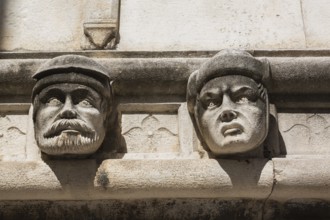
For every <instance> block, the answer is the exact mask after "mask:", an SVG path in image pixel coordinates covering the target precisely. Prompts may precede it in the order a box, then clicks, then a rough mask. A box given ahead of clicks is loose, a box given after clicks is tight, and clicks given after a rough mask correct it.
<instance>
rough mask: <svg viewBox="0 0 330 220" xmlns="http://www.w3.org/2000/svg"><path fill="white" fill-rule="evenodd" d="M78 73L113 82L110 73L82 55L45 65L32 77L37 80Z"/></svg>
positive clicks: (60, 57)
mask: <svg viewBox="0 0 330 220" xmlns="http://www.w3.org/2000/svg"><path fill="white" fill-rule="evenodd" d="M69 72H78V73H81V74H85V75H88V76H91V77H93V78H100V79H102V78H103V79H109V80H111V77H110V74H109V71H108V70H107V69H106V68H105V67H104V66H102V65H101V64H99V63H97V62H96V61H94V60H93V59H91V58H88V57H85V56H80V55H63V56H58V57H55V58H53V59H51V60H49V61H47V62H46V63H45V64H43V65H42V66H41V67H40V68H39V69H38V70H37V72H36V73H35V74H33V75H32V77H33V78H34V79H36V80H39V79H41V78H44V77H46V76H49V75H53V74H56V73H69Z"/></svg>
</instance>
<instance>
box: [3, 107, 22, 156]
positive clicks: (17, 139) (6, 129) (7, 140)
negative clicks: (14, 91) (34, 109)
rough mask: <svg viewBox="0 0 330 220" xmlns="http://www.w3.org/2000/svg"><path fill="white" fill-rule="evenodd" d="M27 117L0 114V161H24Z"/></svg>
mask: <svg viewBox="0 0 330 220" xmlns="http://www.w3.org/2000/svg"><path fill="white" fill-rule="evenodd" d="M27 121H28V116H27V115H24V114H15V113H6V112H0V161H20V160H24V159H25V157H26V155H25V142H26V133H27Z"/></svg>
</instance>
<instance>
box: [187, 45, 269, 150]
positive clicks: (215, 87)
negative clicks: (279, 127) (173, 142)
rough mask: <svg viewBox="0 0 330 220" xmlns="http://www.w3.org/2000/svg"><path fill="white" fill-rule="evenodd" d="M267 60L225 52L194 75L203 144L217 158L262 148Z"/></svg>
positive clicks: (196, 120)
mask: <svg viewBox="0 0 330 220" xmlns="http://www.w3.org/2000/svg"><path fill="white" fill-rule="evenodd" d="M267 71H268V66H267V62H263V61H260V60H258V59H255V58H254V57H252V56H251V55H250V54H249V53H247V52H244V51H238V50H223V51H221V52H219V53H218V54H216V55H215V56H214V57H213V58H211V59H210V60H209V61H207V62H206V63H204V64H203V65H202V66H201V68H200V69H199V70H197V71H195V72H194V73H192V75H191V76H190V78H189V81H188V86H187V104H188V110H189V114H190V116H191V119H192V121H193V124H194V127H195V130H196V133H197V135H198V138H199V139H200V141H201V143H202V145H203V147H204V148H205V149H206V150H207V151H210V152H211V153H212V154H213V155H215V156H233V155H241V154H244V153H247V152H250V151H253V150H255V149H257V148H259V147H261V146H262V144H263V142H264V140H265V138H266V136H267V133H268V120H269V119H268V117H269V106H268V95H267V91H266V88H265V87H264V86H263V83H262V81H263V77H264V76H265V74H266V72H267Z"/></svg>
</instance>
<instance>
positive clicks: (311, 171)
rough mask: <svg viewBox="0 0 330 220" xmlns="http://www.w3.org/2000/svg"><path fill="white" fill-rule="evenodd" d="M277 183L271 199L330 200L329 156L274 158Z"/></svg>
mask: <svg viewBox="0 0 330 220" xmlns="http://www.w3.org/2000/svg"><path fill="white" fill-rule="evenodd" d="M273 162H274V168H275V169H274V172H275V180H276V182H275V185H274V190H273V192H272V195H271V197H270V199H272V200H288V199H300V198H303V199H304V198H317V199H327V200H330V172H329V167H330V160H329V157H323V158H322V157H319V158H309V159H306V158H301V159H286V158H274V159H273Z"/></svg>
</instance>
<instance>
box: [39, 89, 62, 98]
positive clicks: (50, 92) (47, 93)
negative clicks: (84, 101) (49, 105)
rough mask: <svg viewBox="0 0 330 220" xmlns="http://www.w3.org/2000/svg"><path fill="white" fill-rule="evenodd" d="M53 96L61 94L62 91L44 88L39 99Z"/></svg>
mask: <svg viewBox="0 0 330 220" xmlns="http://www.w3.org/2000/svg"><path fill="white" fill-rule="evenodd" d="M53 94H54V95H58V94H63V91H62V90H60V89H58V88H50V89H47V88H46V89H43V90H42V91H41V92H40V97H47V96H52V95H53Z"/></svg>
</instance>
